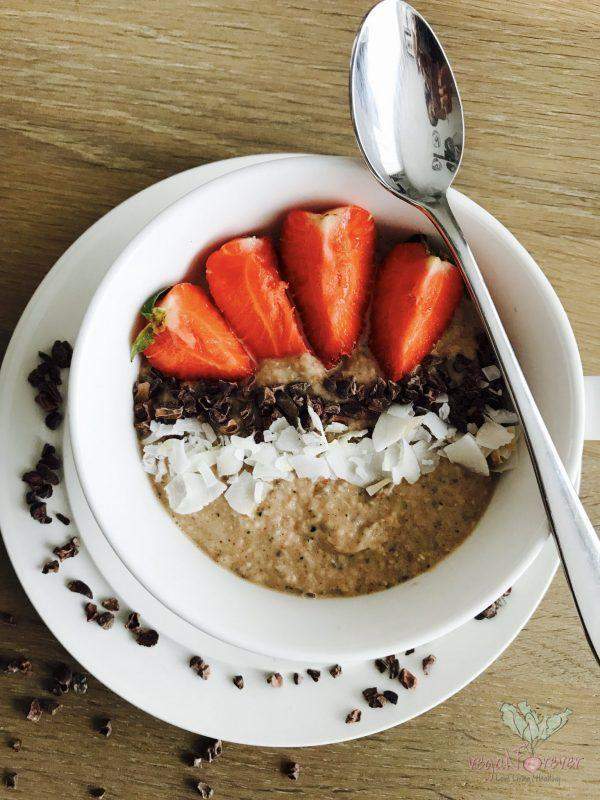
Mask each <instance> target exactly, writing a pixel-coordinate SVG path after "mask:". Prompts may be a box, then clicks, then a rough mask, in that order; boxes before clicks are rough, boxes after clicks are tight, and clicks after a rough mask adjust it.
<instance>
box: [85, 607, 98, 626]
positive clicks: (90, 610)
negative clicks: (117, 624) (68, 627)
mask: <svg viewBox="0 0 600 800" xmlns="http://www.w3.org/2000/svg"><path fill="white" fill-rule="evenodd" d="M83 610H84V611H85V618H86V620H87V621H88V622H95V621H96V619H97V618H98V606H97V605H96V604H95V603H86V604H85V606H84V609H83Z"/></svg>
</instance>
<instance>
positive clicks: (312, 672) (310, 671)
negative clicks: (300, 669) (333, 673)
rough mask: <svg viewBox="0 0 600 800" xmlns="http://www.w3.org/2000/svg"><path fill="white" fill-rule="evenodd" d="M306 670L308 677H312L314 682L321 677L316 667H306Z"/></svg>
mask: <svg viewBox="0 0 600 800" xmlns="http://www.w3.org/2000/svg"><path fill="white" fill-rule="evenodd" d="M306 672H307V674H308V675H310V677H311V678H312V679H313V681H314V682H315V683H318V681H319V680H320V678H321V671H320V670H318V669H307V670H306Z"/></svg>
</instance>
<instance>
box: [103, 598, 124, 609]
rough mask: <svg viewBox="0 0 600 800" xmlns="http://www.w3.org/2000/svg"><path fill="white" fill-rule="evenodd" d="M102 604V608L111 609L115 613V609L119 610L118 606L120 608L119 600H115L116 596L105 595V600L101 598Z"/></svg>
mask: <svg viewBox="0 0 600 800" xmlns="http://www.w3.org/2000/svg"><path fill="white" fill-rule="evenodd" d="M102 606H103V607H104V608H105V609H106V610H107V611H113V612H115V613H116V612H117V611H119V610H120V608H121V607H120V605H119V601H118V600H117V598H116V597H107V598H106V600H103V601H102Z"/></svg>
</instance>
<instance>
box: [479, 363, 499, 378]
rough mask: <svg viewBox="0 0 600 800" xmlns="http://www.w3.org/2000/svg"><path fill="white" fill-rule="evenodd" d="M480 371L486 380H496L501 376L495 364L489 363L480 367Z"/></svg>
mask: <svg viewBox="0 0 600 800" xmlns="http://www.w3.org/2000/svg"><path fill="white" fill-rule="evenodd" d="M481 371H482V372H483V374H484V375H485V377H486V378H487V380H488V381H497V380H498V378H501V377H502V373H501V372H500V370H499V369H498V367H497V366H496V365H495V364H490V366H489V367H482V368H481Z"/></svg>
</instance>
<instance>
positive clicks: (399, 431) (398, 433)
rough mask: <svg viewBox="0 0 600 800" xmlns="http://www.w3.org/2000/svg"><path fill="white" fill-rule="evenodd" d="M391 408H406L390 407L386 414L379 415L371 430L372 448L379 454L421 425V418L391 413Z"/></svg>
mask: <svg viewBox="0 0 600 800" xmlns="http://www.w3.org/2000/svg"><path fill="white" fill-rule="evenodd" d="M392 408H398V409H399V408H406V406H395V407H394V406H390V409H389V411H388V412H384V413H383V414H381V415H380V417H379V419H378V420H377V422H376V423H375V428H374V429H373V446H374V447H375V450H376V451H377V452H378V453H380V452H381V451H382V450H385V448H386V447H389V446H390V445H392V444H395V443H396V442H397V441H399V440H400V439H402V438H404V437H407V436H408V435H409V434H410V432H411V431H412V430H414V429H415V428H416V427H418V426H419V425H420V424H421V417H413V416H409V415H408V414H398V413H394V414H392V413H391V410H392Z"/></svg>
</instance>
